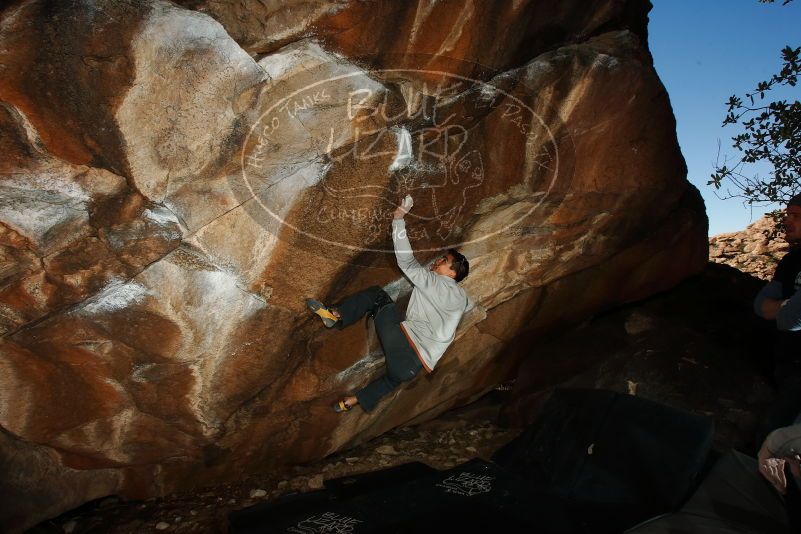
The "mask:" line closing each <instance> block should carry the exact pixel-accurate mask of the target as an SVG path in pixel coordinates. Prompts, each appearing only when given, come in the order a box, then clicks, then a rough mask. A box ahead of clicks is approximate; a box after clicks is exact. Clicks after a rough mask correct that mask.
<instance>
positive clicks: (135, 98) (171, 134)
mask: <svg viewBox="0 0 801 534" xmlns="http://www.w3.org/2000/svg"><path fill="white" fill-rule="evenodd" d="M179 3H181V4H184V6H186V7H182V6H180V5H177V4H175V3H171V2H167V1H163V0H136V1H134V0H91V1H90V0H69V1H60V0H59V1H56V0H17V1H14V2H11V3H5V4H4V6H5V7H4V8H3V10H2V12H1V13H0V72H2V76H0V153H2V155H3V157H2V158H0V196H1V198H0V200H1V201H0V334H1V335H2V341H0V427H1V428H0V471H1V472H3V473H4V474H5V476H3V477H0V529H4V530H19V529H22V528H24V527H26V526H28V525H31V524H33V523H35V522H37V521H39V520H41V519H42V518H44V517H48V516H53V515H56V514H58V513H60V512H62V511H64V510H66V509H69V508H71V507H75V506H77V505H80V504H81V503H83V502H85V501H88V500H92V499H96V498H99V497H103V496H106V495H110V494H117V495H121V496H124V497H129V498H143V497H149V496H153V495H161V494H164V493H166V492H170V491H174V490H179V489H186V488H190V487H193V486H196V485H201V484H208V483H212V482H219V481H223V480H229V479H233V478H238V477H242V476H244V475H245V474H247V473H250V472H254V471H257V470H267V469H270V468H271V467H273V466H276V465H286V464H294V463H299V462H305V461H309V460H311V459H315V458H320V457H323V456H325V455H327V454H329V453H331V452H333V451H336V450H339V449H341V448H343V447H344V446H346V445H349V444H353V443H358V442H361V441H364V440H366V439H369V438H370V437H373V436H376V435H378V434H381V433H383V432H385V431H386V430H388V429H391V428H394V427H396V426H398V425H401V424H404V423H407V422H409V421H411V420H420V419H425V418H431V417H434V416H436V415H438V414H440V413H442V412H444V411H445V410H448V409H449V408H452V407H454V406H457V405H459V404H463V403H465V402H468V401H470V400H471V399H475V398H477V397H479V396H481V395H483V394H484V393H485V392H487V391H488V390H489V389H491V388H492V387H494V386H495V384H496V383H497V382H498V381H499V380H500V379H501V377H504V376H506V374H507V373H508V371H509V369H511V368H513V367H514V366H516V365H517V363H518V362H519V359H520V358H521V357H522V356H521V355H522V354H523V353H522V352H520V351H511V350H510V348H511V347H513V346H514V345H515V343H517V341H516V340H519V339H520V337H519V336H521V334H523V333H527V335H528V334H531V333H535V334H539V333H544V332H547V331H549V330H551V329H553V328H554V327H556V326H560V325H566V324H572V323H575V322H576V321H579V320H581V319H583V318H586V317H587V316H589V315H591V314H594V313H596V312H598V311H599V310H602V309H605V308H609V307H613V306H616V305H619V304H621V303H624V302H628V301H633V300H636V299H640V298H643V297H645V296H647V295H650V294H652V293H654V292H657V291H661V290H664V289H667V288H670V287H671V286H673V285H674V284H676V283H677V282H678V281H680V280H682V279H683V278H685V277H686V276H688V275H690V274H692V273H695V272H698V271H700V270H701V269H703V266H704V265H705V264H706V261H707V240H706V216H705V214H704V211H703V205H702V202H701V199H700V196H699V195H698V192H697V190H696V189H695V188H694V187H692V186H691V185H690V184H689V183H688V182H687V181H686V178H685V175H686V168H685V165H684V161H683V158H682V156H681V154H680V152H679V147H678V144H677V141H676V134H675V121H674V118H673V115H672V111H671V108H670V105H669V101H668V96H667V94H666V92H665V89H664V87H663V86H662V84H661V82H660V81H659V78H658V77H657V75H656V72H655V71H654V68H653V65H652V60H651V56H650V53H649V51H648V47H647V43H646V32H645V28H646V25H647V11H648V9H649V8H650V4H649V3H648V2H647V0H642V1H638V0H627V1H623V0H606V1H600V2H595V3H593V5H592V6H591V7H588V6H587V5H586V3H584V2H578V1H575V2H559V3H543V2H532V1H525V0H524V1H521V2H489V1H483V0H476V1H470V2H462V1H461V0H459V1H446V2H436V3H429V2H423V1H420V2H394V1H383V0H381V1H375V2H362V1H356V0H353V1H347V2H346V1H332V2H330V3H329V2H322V1H321V2H308V1H306V0H303V1H297V2H296V1H292V2H278V3H269V2H267V3H265V2H252V3H245V2H239V1H234V0H230V1H229V0H222V1H214V2H205V1H202V0H191V1H183V2H179ZM269 5H274V6H275V9H271V8H268V7H264V6H269ZM405 193H411V194H412V195H413V196H414V197H415V209H414V212H413V213H412V214H411V215H410V216H409V228H410V237H411V239H412V242H413V245H414V246H415V248H416V249H417V250H418V258H419V259H420V260H421V261H424V262H425V261H428V260H430V259H432V258H434V257H435V256H436V255H437V254H438V253H441V250H442V249H443V247H447V246H453V245H459V246H461V248H462V249H463V251H464V252H465V254H466V255H467V256H468V257H469V258H470V259H471V274H470V277H469V278H468V279H467V280H466V281H465V282H464V286H465V288H466V289H467V291H468V292H469V293H470V294H471V295H472V297H473V299H474V300H475V302H476V303H477V304H478V306H477V308H476V309H475V310H474V311H473V312H471V313H470V314H469V315H467V316H466V317H465V318H464V320H463V323H462V325H461V327H460V329H459V332H458V333H457V339H456V341H455V342H454V344H453V346H452V347H451V348H450V349H449V352H448V354H446V356H445V357H444V358H443V360H442V361H441V363H440V365H439V366H438V368H437V369H436V370H435V372H434V373H432V374H430V375H426V376H421V377H419V378H418V379H416V380H415V381H413V382H411V383H410V384H408V385H407V386H405V387H404V388H403V389H402V390H401V391H399V392H398V394H396V395H392V396H390V397H389V398H388V399H386V400H385V401H383V402H382V404H381V405H380V406H379V408H378V409H377V410H376V411H374V412H373V413H371V414H365V413H362V412H360V411H358V410H357V411H355V412H351V413H348V414H345V416H338V415H336V414H334V413H332V411H331V410H330V403H331V402H332V401H333V400H334V399H335V398H337V397H338V396H340V395H342V394H343V393H345V392H347V391H352V390H353V389H354V388H357V387H359V386H361V385H363V384H365V383H366V382H367V381H369V380H370V379H372V378H373V377H375V376H376V373H378V372H380V371H381V364H382V360H381V351H380V347H379V345H378V342H377V340H376V339H375V336H374V335H372V334H371V330H369V329H368V330H366V329H364V328H359V327H353V328H350V329H348V330H346V331H344V332H329V331H321V328H320V325H319V324H318V322H316V321H313V320H312V318H310V317H309V315H308V313H307V311H306V310H305V309H304V306H303V300H304V298H306V297H310V296H316V297H318V298H321V299H323V300H324V301H326V302H336V301H337V300H339V299H341V298H342V297H343V296H345V295H347V294H348V293H350V292H352V291H355V290H357V289H361V288H363V287H365V286H367V285H373V284H378V285H382V286H385V287H386V288H387V290H388V291H389V292H390V293H391V294H392V295H393V296H396V297H398V298H399V300H400V301H401V302H403V299H404V297H405V296H406V295H408V293H409V291H410V287H409V285H408V283H407V282H405V280H404V279H403V278H402V277H401V275H400V273H399V271H398V270H397V268H396V266H395V264H394V257H393V255H392V252H391V240H390V236H389V231H388V230H389V222H388V217H389V215H390V214H391V211H392V208H393V207H394V204H395V202H396V201H397V199H398V198H399V197H400V196H401V195H403V194H405ZM527 339H528V338H527ZM546 380H547V378H546Z"/></svg>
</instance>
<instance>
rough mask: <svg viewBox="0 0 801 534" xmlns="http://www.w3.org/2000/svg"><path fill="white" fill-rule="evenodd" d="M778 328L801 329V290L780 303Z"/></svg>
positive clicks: (777, 314)
mask: <svg viewBox="0 0 801 534" xmlns="http://www.w3.org/2000/svg"><path fill="white" fill-rule="evenodd" d="M776 328H778V329H779V330H786V331H791V332H795V331H798V330H801V291H796V292H795V294H794V295H793V296H792V297H790V298H789V299H787V300H785V301H783V302H781V303H780V304H779V310H778V311H777V312H776Z"/></svg>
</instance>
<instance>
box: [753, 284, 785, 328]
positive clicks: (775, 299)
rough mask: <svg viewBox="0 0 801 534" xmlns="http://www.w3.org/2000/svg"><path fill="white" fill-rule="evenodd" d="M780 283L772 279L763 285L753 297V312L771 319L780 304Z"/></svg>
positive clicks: (774, 316) (773, 317)
mask: <svg viewBox="0 0 801 534" xmlns="http://www.w3.org/2000/svg"><path fill="white" fill-rule="evenodd" d="M782 302H783V300H782V283H781V282H779V281H778V280H773V281H772V282H769V283H768V284H767V285H765V286H764V287H763V288H762V289H761V290H760V291H759V293H757V296H756V298H755V299H754V313H756V314H757V315H759V316H760V317H762V318H763V319H768V320H771V321H772V320H773V319H775V318H776V314H777V313H778V312H779V308H780V307H781V305H782Z"/></svg>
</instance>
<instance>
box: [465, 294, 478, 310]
mask: <svg viewBox="0 0 801 534" xmlns="http://www.w3.org/2000/svg"><path fill="white" fill-rule="evenodd" d="M475 307H476V303H475V301H474V300H473V299H471V298H470V295H467V307H466V308H465V311H466V312H469V311H470V310H472V309H473V308H475Z"/></svg>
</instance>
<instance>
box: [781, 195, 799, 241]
mask: <svg viewBox="0 0 801 534" xmlns="http://www.w3.org/2000/svg"><path fill="white" fill-rule="evenodd" d="M782 222H783V223H784V238H785V239H786V240H787V242H788V243H801V194H798V195H796V196H794V197H793V198H791V199H790V201H789V202H788V203H787V208H786V209H785V210H784V219H783V221H782Z"/></svg>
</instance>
